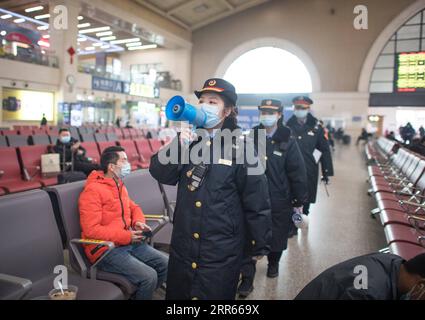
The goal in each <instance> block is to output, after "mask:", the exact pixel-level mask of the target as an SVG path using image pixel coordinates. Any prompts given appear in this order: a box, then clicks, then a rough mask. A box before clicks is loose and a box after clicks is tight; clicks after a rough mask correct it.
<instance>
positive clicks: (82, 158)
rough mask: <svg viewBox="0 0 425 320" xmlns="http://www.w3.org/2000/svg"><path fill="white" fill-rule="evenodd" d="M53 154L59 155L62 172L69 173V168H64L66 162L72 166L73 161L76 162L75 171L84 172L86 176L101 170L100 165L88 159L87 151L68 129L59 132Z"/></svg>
mask: <svg viewBox="0 0 425 320" xmlns="http://www.w3.org/2000/svg"><path fill="white" fill-rule="evenodd" d="M52 152H54V153H58V154H59V157H60V163H61V165H62V170H65V171H67V168H63V163H64V162H65V163H67V164H70V163H72V161H74V170H75V171H81V172H84V174H85V175H86V176H88V175H89V174H90V173H91V172H92V171H93V170H100V166H99V165H98V164H96V163H93V162H92V161H91V159H90V158H88V157H86V149H84V148H83V147H82V146H81V143H80V142H79V141H78V140H76V139H74V138H73V137H71V132H70V131H69V130H68V129H67V128H62V129H60V130H59V137H58V139H57V141H56V145H55V146H53V150H52ZM72 158H74V159H72Z"/></svg>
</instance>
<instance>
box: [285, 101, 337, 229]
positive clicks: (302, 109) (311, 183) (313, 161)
mask: <svg viewBox="0 0 425 320" xmlns="http://www.w3.org/2000/svg"><path fill="white" fill-rule="evenodd" d="M292 102H293V105H294V115H293V116H292V117H291V118H290V119H289V120H288V122H287V123H286V125H287V126H288V127H289V128H291V130H292V134H293V136H294V137H295V139H296V140H297V142H298V145H299V147H300V149H301V153H302V155H303V158H304V163H305V166H306V169H307V183H308V199H307V203H306V204H304V207H303V212H304V214H306V215H308V214H309V213H310V204H311V203H315V202H316V195H317V184H318V179H319V163H318V162H319V161H320V163H321V167H322V181H323V182H324V183H326V184H328V183H329V177H331V176H333V174H334V172H333V165H332V156H331V151H330V148H329V143H328V141H327V140H326V138H325V133H324V132H323V129H322V127H321V126H320V125H319V123H318V120H317V119H316V118H315V117H313V116H312V115H311V113H310V112H309V111H310V106H311V105H312V104H313V101H312V100H311V99H310V98H309V97H306V96H300V97H296V98H295V99H293V101H292ZM319 157H320V160H319ZM296 233H297V228H295V226H293V227H292V232H291V234H290V236H292V235H295V234H296Z"/></svg>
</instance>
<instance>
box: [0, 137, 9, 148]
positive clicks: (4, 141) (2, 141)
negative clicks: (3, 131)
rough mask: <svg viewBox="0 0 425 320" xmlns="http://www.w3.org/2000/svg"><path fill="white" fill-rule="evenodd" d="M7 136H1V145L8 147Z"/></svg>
mask: <svg viewBox="0 0 425 320" xmlns="http://www.w3.org/2000/svg"><path fill="white" fill-rule="evenodd" d="M7 146H8V144H7V138H6V137H5V136H0V147H7Z"/></svg>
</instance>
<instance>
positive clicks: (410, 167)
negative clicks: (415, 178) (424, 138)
mask: <svg viewBox="0 0 425 320" xmlns="http://www.w3.org/2000/svg"><path fill="white" fill-rule="evenodd" d="M418 164H419V158H418V157H416V156H415V155H414V154H412V153H409V155H408V160H407V161H406V163H405V165H403V168H402V172H403V174H404V175H405V176H406V177H410V176H411V175H412V173H413V172H414V171H415V169H416V167H417V166H418Z"/></svg>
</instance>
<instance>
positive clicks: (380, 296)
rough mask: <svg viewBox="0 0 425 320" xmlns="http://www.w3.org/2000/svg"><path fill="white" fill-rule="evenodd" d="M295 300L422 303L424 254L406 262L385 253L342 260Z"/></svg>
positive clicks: (303, 290) (424, 275) (424, 289)
mask: <svg viewBox="0 0 425 320" xmlns="http://www.w3.org/2000/svg"><path fill="white" fill-rule="evenodd" d="M295 300H425V254H421V255H418V256H416V257H415V258H412V259H410V260H408V261H405V260H404V259H402V258H401V257H399V256H397V255H394V254H389V253H373V254H369V255H365V256H361V257H357V258H354V259H351V260H348V261H344V262H342V263H340V264H337V265H335V266H333V267H331V268H329V269H327V270H326V271H324V272H323V273H321V274H320V275H319V276H318V277H317V278H315V279H314V280H312V281H311V282H310V283H309V284H308V285H307V286H306V287H305V288H304V289H302V290H301V292H300V293H299V294H298V295H297V296H296V297H295Z"/></svg>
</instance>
